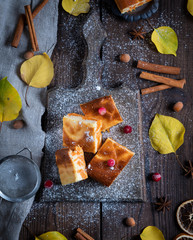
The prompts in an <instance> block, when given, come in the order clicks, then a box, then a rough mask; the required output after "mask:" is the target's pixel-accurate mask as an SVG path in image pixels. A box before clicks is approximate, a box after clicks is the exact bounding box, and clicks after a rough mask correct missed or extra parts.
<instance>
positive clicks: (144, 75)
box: [139, 72, 186, 88]
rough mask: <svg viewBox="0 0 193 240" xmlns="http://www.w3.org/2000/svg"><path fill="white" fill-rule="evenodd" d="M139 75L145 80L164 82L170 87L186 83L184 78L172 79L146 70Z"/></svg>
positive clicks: (181, 85) (182, 85) (181, 86)
mask: <svg viewBox="0 0 193 240" xmlns="http://www.w3.org/2000/svg"><path fill="white" fill-rule="evenodd" d="M139 77H140V78H143V79H146V80H150V81H153V82H159V83H164V84H166V85H169V86H171V87H177V88H183V87H184V84H185V83H186V80H185V79H182V80H174V79H172V78H166V77H162V76H159V75H155V74H151V73H148V72H142V73H141V74H140V76H139Z"/></svg>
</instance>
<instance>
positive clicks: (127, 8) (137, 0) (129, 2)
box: [115, 0, 151, 13]
mask: <svg viewBox="0 0 193 240" xmlns="http://www.w3.org/2000/svg"><path fill="white" fill-rule="evenodd" d="M150 1H151V0H115V3H116V4H117V7H118V8H119V10H120V12H121V13H126V12H131V11H132V10H135V9H136V8H137V7H140V6H142V5H144V4H145V3H147V2H150Z"/></svg>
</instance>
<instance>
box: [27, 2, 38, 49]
mask: <svg viewBox="0 0 193 240" xmlns="http://www.w3.org/2000/svg"><path fill="white" fill-rule="evenodd" d="M25 16H26V20H27V24H28V28H29V34H30V40H31V44H32V49H33V51H34V52H36V51H39V47H38V41H37V37H36V32H35V28H34V23H33V18H32V12H31V7H30V5H26V6H25Z"/></svg>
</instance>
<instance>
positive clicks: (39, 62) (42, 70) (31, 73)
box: [20, 53, 54, 88]
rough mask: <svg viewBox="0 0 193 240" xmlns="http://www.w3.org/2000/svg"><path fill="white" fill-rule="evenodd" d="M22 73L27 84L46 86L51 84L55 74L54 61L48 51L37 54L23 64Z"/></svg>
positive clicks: (39, 86)
mask: <svg viewBox="0 0 193 240" xmlns="http://www.w3.org/2000/svg"><path fill="white" fill-rule="evenodd" d="M20 74H21V79H22V80H23V81H24V82H26V83H27V85H29V86H31V87H36V88H44V87H46V86H48V85H49V84H50V82H51V81H52V78H53V76H54V67H53V63H52V61H51V60H50V58H49V56H48V55H47V54H46V53H43V54H42V55H36V56H34V57H32V58H30V59H29V60H26V61H25V62H24V63H23V64H22V65H21V69H20Z"/></svg>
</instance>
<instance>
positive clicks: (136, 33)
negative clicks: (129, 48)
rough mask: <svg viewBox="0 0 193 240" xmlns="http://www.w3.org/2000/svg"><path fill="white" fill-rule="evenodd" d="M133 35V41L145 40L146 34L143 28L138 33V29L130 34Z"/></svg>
mask: <svg viewBox="0 0 193 240" xmlns="http://www.w3.org/2000/svg"><path fill="white" fill-rule="evenodd" d="M130 34H131V35H133V40H135V39H136V38H137V39H140V38H141V39H144V36H143V35H144V34H146V32H143V27H141V28H140V29H139V30H138V31H137V30H136V29H134V30H133V32H130Z"/></svg>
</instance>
